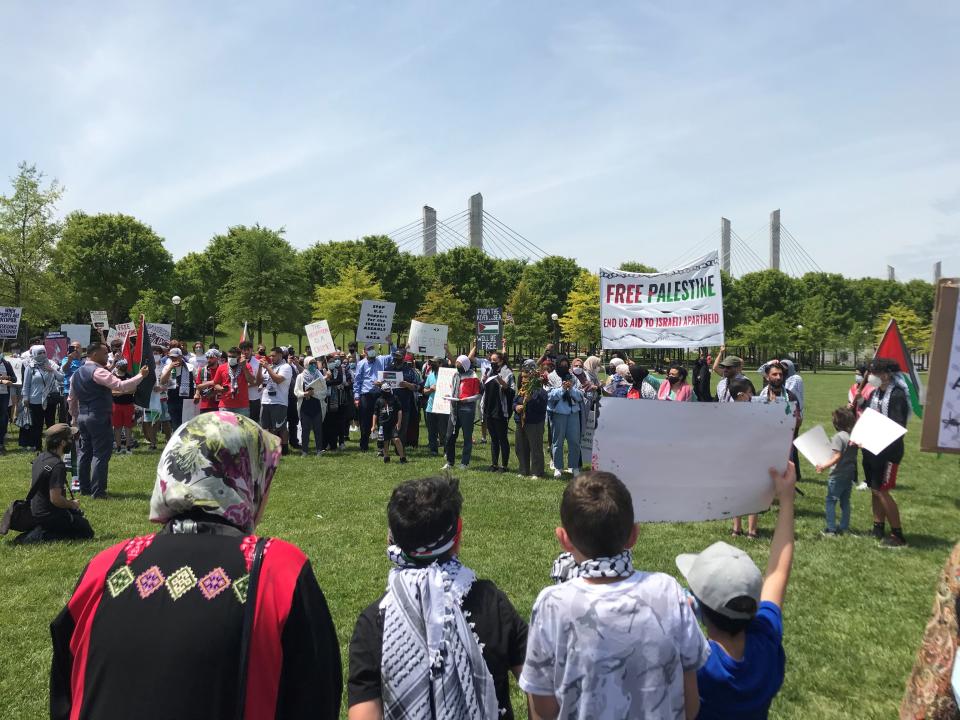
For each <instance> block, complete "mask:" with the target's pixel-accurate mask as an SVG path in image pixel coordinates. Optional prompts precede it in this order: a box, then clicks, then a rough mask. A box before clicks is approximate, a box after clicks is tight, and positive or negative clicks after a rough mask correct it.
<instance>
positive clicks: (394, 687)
mask: <svg viewBox="0 0 960 720" xmlns="http://www.w3.org/2000/svg"><path fill="white" fill-rule="evenodd" d="M442 544H446V543H442ZM452 546H453V542H452V540H451V541H450V547H452ZM438 547H440V546H438ZM435 550H436V549H435ZM447 550H449V548H447ZM443 552H446V551H440V553H443ZM387 555H388V557H389V558H390V560H391V561H392V562H393V563H394V564H395V565H396V567H395V568H394V569H392V570H391V571H390V575H389V578H388V580H387V594H386V595H385V596H384V598H383V600H382V601H381V603H380V610H381V612H382V613H383V655H382V661H381V667H380V673H381V680H382V687H383V717H384V720H420V719H421V718H434V719H436V720H491V719H493V718H498V717H499V716H500V711H499V707H498V704H497V695H496V691H495V689H494V684H493V676H492V675H491V674H490V671H489V670H488V669H487V665H486V663H485V662H484V660H483V648H482V645H481V644H480V641H479V639H478V638H477V636H476V635H475V634H474V632H473V623H470V622H468V621H467V615H468V614H469V613H465V612H464V611H463V609H462V607H461V606H462V604H463V598H464V597H465V596H466V594H467V593H468V592H469V591H470V588H471V586H472V585H473V583H474V581H475V580H476V575H475V574H474V573H473V571H472V570H470V569H469V568H467V567H464V566H463V564H462V563H461V562H460V561H459V560H458V559H457V558H456V557H451V558H450V559H448V560H446V561H445V562H442V563H440V562H433V563H431V564H430V565H428V566H426V567H424V566H422V565H417V564H415V563H414V562H413V561H412V560H411V559H410V557H409V556H408V555H407V554H406V553H404V551H403V550H402V549H400V548H399V547H398V546H396V545H391V546H390V547H389V548H387Z"/></svg>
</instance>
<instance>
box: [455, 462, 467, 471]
mask: <svg viewBox="0 0 960 720" xmlns="http://www.w3.org/2000/svg"><path fill="white" fill-rule="evenodd" d="M457 467H458V468H460V469H461V470H466V469H467V466H466V465H464V464H463V463H460V464H459V465H457Z"/></svg>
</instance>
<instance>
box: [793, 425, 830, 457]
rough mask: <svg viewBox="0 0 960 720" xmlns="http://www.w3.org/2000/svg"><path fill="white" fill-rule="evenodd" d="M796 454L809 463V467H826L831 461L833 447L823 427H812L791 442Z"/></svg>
mask: <svg viewBox="0 0 960 720" xmlns="http://www.w3.org/2000/svg"><path fill="white" fill-rule="evenodd" d="M793 444H794V447H796V448H797V452H799V453H800V454H801V455H803V456H804V457H805V458H806V459H807V460H809V461H810V464H811V465H826V464H827V463H828V462H830V461H831V460H832V459H833V447H831V445H830V438H828V437H827V432H826V430H824V429H823V425H814V426H813V427H812V428H810V429H809V430H807V431H806V432H805V433H803V435H800V436H799V437H798V438H797V439H796V440H794V441H793Z"/></svg>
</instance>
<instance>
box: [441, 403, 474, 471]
mask: <svg viewBox="0 0 960 720" xmlns="http://www.w3.org/2000/svg"><path fill="white" fill-rule="evenodd" d="M451 405H452V407H451V408H450V412H451V413H455V414H454V415H453V427H452V428H448V430H447V442H446V445H447V447H446V451H447V462H448V463H449V464H450V465H453V461H454V460H455V459H456V456H457V435H458V433H459V432H460V431H461V430H463V452H462V453H461V455H460V464H461V465H469V464H470V454H471V453H472V452H473V421H474V419H475V418H476V415H477V404H476V403H472V402H466V403H461V402H455V403H451Z"/></svg>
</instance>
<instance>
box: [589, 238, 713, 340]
mask: <svg viewBox="0 0 960 720" xmlns="http://www.w3.org/2000/svg"><path fill="white" fill-rule="evenodd" d="M600 330H601V336H602V340H603V348H604V349H605V350H607V349H611V350H615V349H629V348H647V347H664V348H693V347H701V346H703V345H722V344H723V342H724V340H723V289H722V288H721V287H720V258H719V255H718V254H717V252H716V251H714V252H712V253H710V254H709V255H704V256H703V257H702V258H700V259H699V260H695V261H693V262H692V263H690V264H689V265H687V266H685V267H681V268H676V269H674V270H668V271H666V272H662V273H630V272H623V271H622V270H610V269H608V268H600Z"/></svg>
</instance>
